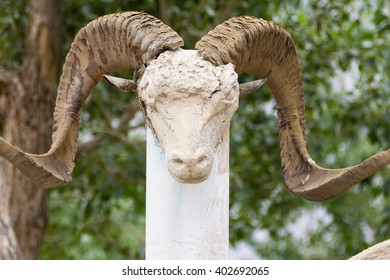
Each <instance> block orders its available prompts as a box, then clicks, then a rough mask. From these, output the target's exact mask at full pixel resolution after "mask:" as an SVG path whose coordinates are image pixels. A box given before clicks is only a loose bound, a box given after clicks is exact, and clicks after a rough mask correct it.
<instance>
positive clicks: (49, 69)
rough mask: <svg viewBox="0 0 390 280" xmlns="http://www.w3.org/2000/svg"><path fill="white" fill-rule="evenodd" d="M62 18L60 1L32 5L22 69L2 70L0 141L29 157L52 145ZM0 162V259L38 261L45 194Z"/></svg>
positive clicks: (48, 0) (45, 200) (47, 0)
mask: <svg viewBox="0 0 390 280" xmlns="http://www.w3.org/2000/svg"><path fill="white" fill-rule="evenodd" d="M61 15H62V13H61V1H58V0H39V1H38V0H30V1H29V2H28V23H27V32H26V38H25V52H24V53H25V54H24V59H23V64H22V67H21V69H19V70H18V71H17V72H14V73H11V72H9V71H5V70H2V71H0V72H4V75H2V77H1V78H0V109H1V121H0V122H1V123H0V129H1V130H2V134H3V138H5V139H6V140H7V141H9V142H10V143H12V144H13V145H16V146H18V147H20V148H22V149H23V150H25V151H27V152H31V153H45V152H47V151H48V149H49V147H50V144H51V127H52V115H53V108H54V103H55V98H56V89H57V82H58V72H59V71H58V68H59V64H60V49H61V41H62V40H61V34H62V31H63V30H62V22H61ZM0 163H2V165H1V169H0V259H36V258H37V257H38V252H39V246H40V242H41V239H42V236H43V232H44V229H45V226H46V220H47V206H46V203H47V195H46V191H45V190H43V189H40V188H38V187H36V186H34V185H33V184H32V183H31V182H30V181H29V179H28V178H26V177H25V176H24V175H22V174H21V173H20V172H19V171H17V170H16V169H15V168H13V166H12V165H11V164H9V163H7V162H4V161H3V162H0Z"/></svg>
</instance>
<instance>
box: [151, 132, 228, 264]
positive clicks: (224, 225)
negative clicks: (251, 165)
mask: <svg viewBox="0 0 390 280" xmlns="http://www.w3.org/2000/svg"><path fill="white" fill-rule="evenodd" d="M146 177H147V179H146V188H147V190H146V259H148V260H156V259H176V260H179V259H181V260H185V259H203V260H205V259H227V258H228V254H229V129H225V131H224V133H223V136H222V139H221V144H220V147H219V149H218V150H217V153H216V154H215V155H214V161H213V168H212V171H211V174H210V177H209V178H208V179H207V180H206V181H204V182H202V183H200V184H182V183H179V182H177V181H176V180H175V179H174V178H173V177H172V176H171V175H170V174H169V172H168V169H167V162H166V160H165V156H164V153H163V152H162V150H161V148H160V146H159V144H158V141H157V140H156V138H155V136H154V135H153V133H152V132H151V130H150V129H149V128H148V129H147V170H146Z"/></svg>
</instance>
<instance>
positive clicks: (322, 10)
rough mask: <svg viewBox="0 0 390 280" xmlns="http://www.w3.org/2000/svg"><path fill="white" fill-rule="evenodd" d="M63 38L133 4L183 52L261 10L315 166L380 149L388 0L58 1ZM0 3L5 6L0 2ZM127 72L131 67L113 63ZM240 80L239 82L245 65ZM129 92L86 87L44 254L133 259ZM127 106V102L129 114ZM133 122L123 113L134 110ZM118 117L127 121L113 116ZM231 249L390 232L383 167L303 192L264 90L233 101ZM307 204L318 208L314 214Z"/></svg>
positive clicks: (15, 50)
mask: <svg viewBox="0 0 390 280" xmlns="http://www.w3.org/2000/svg"><path fill="white" fill-rule="evenodd" d="M64 2H65V3H64V19H65V31H66V44H65V48H64V55H65V53H66V51H67V50H68V48H69V45H70V43H71V41H72V40H73V38H74V36H75V34H76V32H77V31H78V30H79V29H80V28H81V27H82V26H84V25H85V24H86V23H87V22H89V21H90V20H92V19H94V18H96V17H98V16H100V15H103V14H107V13H113V12H117V11H124V10H144V11H146V12H148V13H151V14H153V15H155V16H157V17H161V18H162V17H164V16H165V15H166V16H167V21H168V23H169V24H170V25H171V26H172V27H173V28H174V29H175V30H176V31H177V32H178V33H179V34H180V35H181V36H182V37H183V38H184V40H185V42H186V48H193V47H194V45H195V42H196V41H197V40H198V39H199V38H200V37H201V36H202V35H203V34H205V33H206V32H207V31H208V30H210V29H211V28H212V27H213V26H215V25H217V24H218V23H220V22H222V21H223V20H226V19H228V18H230V17H231V16H235V15H252V16H256V17H262V18H264V19H267V20H272V21H274V22H275V23H277V24H279V25H280V26H282V27H284V28H285V29H286V30H288V31H289V32H290V33H291V34H292V36H293V38H294V40H295V42H296V46H297V51H298V55H299V58H300V62H301V64H302V71H303V79H304V88H305V94H306V117H307V125H308V132H307V135H308V149H309V152H310V153H311V155H312V157H313V158H314V159H315V160H316V161H317V162H318V163H319V164H320V165H324V166H327V167H342V166H347V165H351V164H355V163H357V162H360V161H361V160H363V159H364V158H367V157H368V156H370V155H371V154H373V153H375V152H377V151H379V150H384V149H388V147H389V146H390V126H389V123H390V113H389V111H390V110H389V108H390V99H389V98H388V96H389V93H390V83H389V72H390V71H389V69H390V65H389V64H390V52H389V45H390V22H389V20H388V19H389V17H390V4H389V2H388V1H386V0H378V1H369V0H359V1H358V0H345V1H335V0H328V1H303V0H294V1H285V0H278V1H262V2H261V5H260V4H258V3H259V1H255V0H242V1H217V0H213V1H204V0H184V1H168V0H167V1H165V2H166V3H165V4H166V7H167V8H166V10H162V9H160V8H161V7H162V6H159V5H158V2H163V1H152V0H149V1H119V0H104V1H103V0H101V1H98V0H95V1H88V2H86V1H81V0H71V1H64ZM24 4H25V1H22V0H20V1H3V2H2V3H1V4H0V24H1V25H0V30H1V33H2V37H1V38H0V58H1V60H2V65H3V61H5V62H4V65H6V66H12V65H14V66H15V65H19V64H20V60H21V54H22V46H23V35H24V30H25V22H26V19H25V12H24V8H23V7H24ZM3 7H4V9H3ZM120 74H121V75H123V76H126V77H130V76H131V73H128V72H126V71H124V72H123V73H120ZM240 79H241V80H242V81H247V80H249V79H251V77H248V76H246V75H243V76H242V77H240ZM136 102H137V101H136V99H135V97H134V96H129V95H125V94H123V93H119V92H117V91H116V90H114V89H112V88H111V87H109V86H107V84H106V83H104V82H101V83H99V85H98V87H97V89H96V90H95V91H94V93H93V96H92V97H91V98H90V99H89V101H88V102H87V104H86V105H87V106H86V108H85V110H84V114H83V123H82V131H81V140H82V141H90V140H93V139H97V140H98V141H96V143H92V142H93V141H92V142H91V143H92V144H93V145H94V149H91V150H89V151H88V152H85V153H81V154H80V156H79V158H78V162H77V165H76V169H75V172H74V181H73V182H72V183H71V184H70V185H69V186H67V187H65V188H62V189H58V190H52V191H50V202H49V217H50V220H49V227H48V230H47V233H46V236H45V240H44V245H43V246H42V250H41V258H43V259H52V258H53V259H138V258H143V257H144V245H143V244H144V233H145V228H144V227H145V217H144V215H145V178H144V177H145V167H144V166H145V143H144V140H143V138H142V134H141V136H140V134H139V133H137V131H138V130H139V126H142V125H143V124H142V119H141V120H140V119H139V115H138V114H135V115H134V116H133V115H131V114H130V116H125V115H126V112H133V111H132V110H133V109H134V106H136ZM133 113H134V112H133ZM134 119H136V120H134ZM123 120H126V121H123ZM230 158H231V221H230V225H231V228H230V235H231V243H232V245H233V246H234V245H236V244H238V243H242V242H245V243H246V244H248V245H249V246H251V247H252V248H253V250H254V251H255V252H257V254H258V256H259V257H261V258H270V259H345V258H348V257H350V256H352V255H353V254H355V253H357V252H359V251H361V250H362V249H364V248H366V247H367V246H369V245H372V244H375V243H377V242H379V241H382V240H384V239H388V238H390V207H389V206H388V205H390V203H389V202H390V171H389V168H387V169H385V170H383V171H381V172H379V173H377V174H376V175H374V176H372V177H371V178H369V179H367V180H365V181H364V182H362V183H361V184H359V185H358V186H355V187H354V188H352V189H351V190H349V191H347V192H345V193H344V194H342V195H340V196H339V197H337V198H334V199H331V200H329V201H326V202H322V203H314V202H309V201H305V200H303V199H301V198H298V197H296V196H294V195H293V194H291V193H290V192H289V191H288V190H287V188H286V187H285V185H284V182H283V177H282V172H281V167H280V157H279V139H278V126H277V118H276V110H275V105H274V102H273V101H272V98H271V95H270V93H269V91H268V90H267V89H266V88H262V89H261V90H259V91H258V92H257V93H255V94H254V95H252V96H249V97H247V98H245V99H243V100H242V101H241V103H240V108H239V110H238V112H237V113H236V115H235V116H234V119H233V122H232V128H231V156H230ZM318 213H320V214H318Z"/></svg>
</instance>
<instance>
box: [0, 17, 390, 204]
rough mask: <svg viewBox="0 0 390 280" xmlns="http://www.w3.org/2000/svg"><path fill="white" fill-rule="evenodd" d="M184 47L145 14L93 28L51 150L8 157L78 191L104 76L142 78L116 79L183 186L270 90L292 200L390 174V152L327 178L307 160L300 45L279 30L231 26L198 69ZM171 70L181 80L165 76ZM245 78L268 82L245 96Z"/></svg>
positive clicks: (74, 56) (70, 65) (62, 100)
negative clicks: (241, 112)
mask: <svg viewBox="0 0 390 280" xmlns="http://www.w3.org/2000/svg"><path fill="white" fill-rule="evenodd" d="M182 46H183V40H182V39H181V38H180V37H179V35H178V34H177V33H176V32H175V31H173V30H172V29H171V28H170V27H168V26H166V25H165V24H163V23H162V22H161V21H160V20H158V19H156V18H154V17H152V16H150V15H148V14H145V13H141V12H123V13H117V14H112V15H107V16H103V17H101V18H98V19H96V20H94V21H92V22H91V23H89V24H88V25H87V26H86V27H84V28H82V29H81V30H80V32H79V33H78V34H77V36H76V37H75V40H74V42H73V44H72V46H71V48H70V50H69V53H68V55H67V57H66V61H65V64H64V67H63V74H62V76H61V80H60V83H59V87H58V93H57V101H56V107H55V110H54V124H53V136H52V146H51V148H50V150H49V151H48V152H47V153H46V154H42V155H35V154H29V153H26V152H24V151H22V150H21V149H19V148H17V147H14V146H12V145H11V144H9V143H8V142H6V141H5V140H4V139H3V138H0V155H2V156H3V157H5V158H6V159H7V160H9V161H10V162H11V163H13V164H14V165H15V166H16V167H17V168H18V169H19V170H21V171H22V172H23V173H24V174H25V175H26V176H28V177H30V178H31V180H32V181H33V182H34V183H35V184H37V185H39V186H41V187H43V188H51V187H55V186H58V185H62V184H65V183H67V182H69V181H70V180H71V173H72V170H73V167H74V161H75V155H76V147H77V137H78V130H79V126H80V115H81V108H82V105H83V103H84V101H85V100H86V98H87V97H88V96H89V94H90V93H91V91H92V89H93V88H94V87H95V85H96V84H97V83H98V81H99V80H100V79H101V78H102V77H103V76H104V75H107V74H109V73H112V72H116V71H119V70H121V69H124V68H133V69H135V74H134V81H125V80H121V79H118V78H117V79H115V78H112V77H110V76H108V77H107V79H108V80H110V81H111V82H112V83H114V84H117V85H119V87H122V88H124V89H126V90H135V89H136V90H137V91H138V93H139V97H140V98H139V99H140V104H141V107H142V109H143V110H144V112H145V115H146V119H147V122H148V125H149V126H150V127H151V128H152V130H153V131H154V132H155V134H156V136H157V138H158V140H159V141H160V144H161V146H162V148H163V150H164V151H165V153H166V155H167V158H168V161H169V164H168V169H169V171H170V173H171V174H172V175H173V176H174V177H176V178H177V179H178V180H180V181H184V182H190V183H194V182H199V181H202V180H204V179H205V178H207V176H208V174H209V172H210V169H211V160H212V155H213V153H214V152H215V150H216V147H217V145H218V141H219V139H220V137H221V133H222V130H223V127H224V126H226V125H227V124H228V123H229V122H230V120H231V117H232V115H233V113H234V111H235V110H236V108H237V105H238V97H239V95H245V94H248V93H250V92H252V91H253V90H254V89H256V88H257V87H258V86H260V85H261V84H262V83H263V82H265V81H266V84H267V86H268V87H269V89H270V91H271V93H272V95H273V96H274V98H275V100H276V104H277V107H278V118H279V128H280V134H279V136H280V147H281V159H282V166H283V174H284V178H285V181H286V184H287V186H288V188H289V190H290V191H292V192H293V193H296V194H298V195H299V196H302V197H305V198H307V199H310V200H317V201H319V200H325V199H328V198H331V197H334V196H336V195H337V194H339V193H340V192H342V191H344V190H346V189H348V188H349V187H351V186H352V185H354V184H356V183H358V182H360V181H361V180H363V179H364V178H366V177H368V176H370V175H371V174H373V173H374V172H376V171H377V170H379V169H381V168H383V167H385V166H387V165H388V164H390V150H386V151H383V152H380V153H378V154H376V155H373V156H372V157H370V158H368V159H367V160H365V161H363V162H362V163H360V164H357V165H355V166H351V167H347V168H343V169H325V168H322V167H320V166H318V165H317V164H316V163H315V162H314V161H313V160H312V158H311V157H310V155H309V153H308V152H307V150H306V122H305V116H304V94H303V86H302V75H301V68H300V64H299V61H298V57H297V54H296V50H295V46H294V42H293V40H292V38H291V36H290V35H289V34H288V33H287V32H286V31H285V30H284V29H282V28H280V27H278V26H277V25H275V24H273V23H271V22H268V21H265V20H262V19H258V18H254V17H246V16H241V17H235V18H231V19H230V20H228V21H225V22H224V23H222V24H220V25H218V26H217V27H216V28H215V29H213V30H212V31H210V32H209V33H208V34H207V35H205V36H204V37H203V38H202V39H201V40H200V41H199V42H198V43H197V44H196V46H195V48H196V49H197V51H195V52H193V53H192V55H193V57H194V58H196V59H194V61H193V62H191V63H190V62H188V61H187V62H188V63H187V62H186V61H185V60H184V61H183V60H181V61H180V56H181V54H180V53H181V51H180V47H182ZM164 59H165V61H168V62H167V63H168V64H169V65H166V68H164V63H163V61H164ZM175 60H176V61H175ZM175 63H176V64H175ZM164 69H166V70H168V69H170V70H172V69H176V70H177V72H176V73H175V74H174V76H166V75H165V76H164ZM202 69H203V71H202ZM240 72H246V73H250V74H252V75H254V76H255V77H258V78H261V80H259V81H257V82H254V83H250V84H246V85H242V86H238V82H237V74H236V73H240ZM153 77H156V78H153ZM164 79H165V81H164ZM196 85H198V88H197V86H196ZM206 86H207V87H206ZM203 87H205V90H204V91H202V90H199V88H203ZM206 88H207V89H206ZM240 90H241V93H240ZM190 104H193V107H191V105H190ZM184 108H186V109H184Z"/></svg>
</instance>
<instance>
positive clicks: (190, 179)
mask: <svg viewBox="0 0 390 280" xmlns="http://www.w3.org/2000/svg"><path fill="white" fill-rule="evenodd" d="M212 164H213V160H212V157H211V156H210V155H209V154H208V153H206V151H204V150H202V149H198V150H196V151H195V152H191V153H187V154H186V153H173V154H172V156H171V157H170V159H169V160H168V170H169V172H170V173H171V175H172V176H173V177H175V178H176V179H177V180H179V181H180V182H182V183H187V184H196V183H200V182H202V181H204V180H206V179H207V177H208V176H209V175H210V172H211V167H212Z"/></svg>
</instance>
